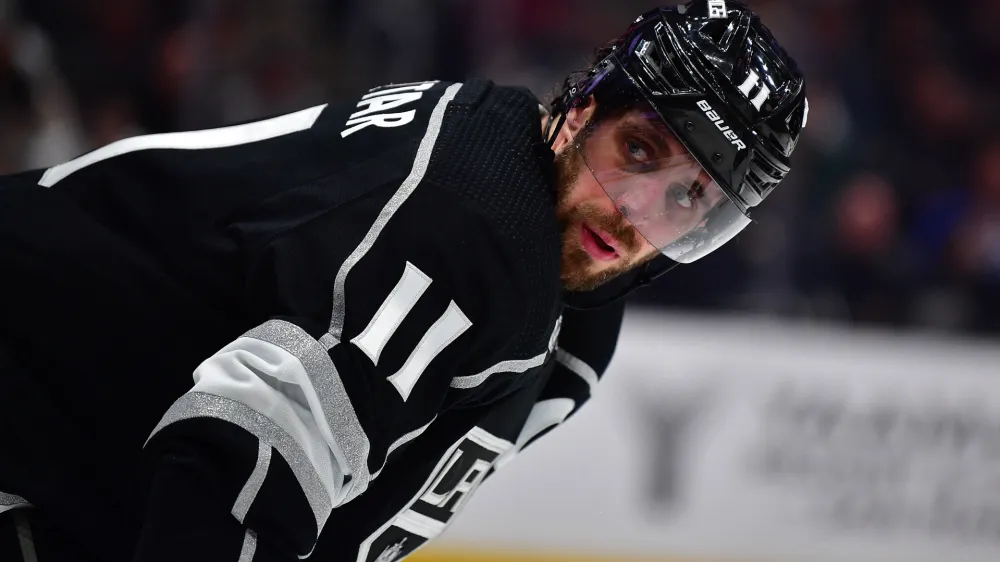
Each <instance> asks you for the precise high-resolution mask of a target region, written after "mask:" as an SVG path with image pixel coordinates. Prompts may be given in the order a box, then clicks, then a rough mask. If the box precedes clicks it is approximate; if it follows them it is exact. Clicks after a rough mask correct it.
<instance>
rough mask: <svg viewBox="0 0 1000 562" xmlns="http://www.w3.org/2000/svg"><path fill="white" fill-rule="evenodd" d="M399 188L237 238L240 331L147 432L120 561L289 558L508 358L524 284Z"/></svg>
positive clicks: (473, 230)
mask: <svg viewBox="0 0 1000 562" xmlns="http://www.w3.org/2000/svg"><path fill="white" fill-rule="evenodd" d="M403 183H404V187H405V182H403ZM400 189H401V188H400V187H399V186H398V184H397V185H387V186H385V187H384V188H379V189H376V190H373V193H374V194H381V195H380V197H381V199H379V198H377V197H376V196H375V195H373V196H372V197H371V198H368V199H360V200H358V201H355V202H353V203H350V204H347V205H346V206H345V207H344V208H338V209H331V210H330V211H329V212H327V213H323V214H320V215H319V216H317V217H316V218H314V219H312V220H310V221H308V222H307V223H304V224H302V225H299V226H298V227H296V228H294V229H292V230H290V231H288V232H285V233H283V234H282V235H281V236H279V237H277V238H276V239H274V240H270V241H262V242H260V243H259V244H249V246H248V249H247V259H246V263H245V267H246V279H247V281H246V287H245V295H244V299H245V303H246V311H247V314H248V316H250V317H251V318H252V319H254V323H255V324H256V325H257V327H255V328H253V329H251V330H249V331H247V332H246V333H244V334H242V335H241V336H240V337H238V338H236V339H235V340H234V341H233V342H232V343H230V344H229V345H227V346H226V347H224V348H223V349H221V350H219V352H218V353H216V354H215V355H213V356H212V357H210V358H208V359H207V360H206V361H205V362H204V363H202V364H201V365H200V366H199V367H198V369H197V370H196V371H195V373H194V381H195V384H194V386H193V387H192V388H191V390H190V392H188V393H186V394H185V395H184V396H182V397H180V398H179V399H178V400H177V401H176V402H175V403H174V405H173V406H172V407H171V409H170V410H169V411H168V412H167V413H166V415H165V416H164V417H163V419H162V421H161V422H160V424H159V425H158V427H157V428H156V430H155V431H154V432H153V435H152V437H151V439H150V441H149V443H148V444H147V449H148V451H149V456H150V458H151V459H152V462H153V467H152V471H153V474H154V475H155V476H154V485H153V489H152V490H153V491H152V494H151V497H150V505H149V509H150V512H149V514H148V515H147V517H148V521H147V525H148V526H150V527H149V528H148V530H147V532H144V534H143V541H142V543H141V544H140V547H139V554H138V555H137V559H141V560H143V561H147V560H161V559H162V560H166V559H168V558H171V557H172V556H173V557H174V559H176V556H178V555H179V554H180V552H179V551H178V549H179V548H183V549H184V550H185V551H187V550H188V549H191V548H197V549H203V550H204V551H206V552H213V555H214V556H215V558H213V559H215V560H233V561H235V560H237V559H241V558H239V556H241V554H240V553H241V552H245V551H246V550H247V549H251V548H252V549H254V551H255V552H257V553H258V554H257V557H255V558H251V559H252V560H258V561H261V560H268V559H269V558H261V556H263V554H260V553H262V552H265V550H266V551H267V552H273V553H277V554H274V556H278V555H279V554H282V553H283V554H282V555H284V556H286V557H287V559H294V556H300V557H302V556H306V555H307V554H308V553H309V552H310V551H311V549H312V547H313V546H314V544H315V541H316V539H317V537H318V535H319V532H320V531H321V530H322V528H323V525H324V523H325V522H326V519H327V518H328V516H329V514H330V512H331V510H332V509H335V508H337V506H340V505H343V504H344V503H346V502H349V501H351V500H352V499H354V498H355V497H357V496H358V495H359V494H362V493H364V491H365V489H366V488H367V487H368V486H369V484H370V483H371V482H372V481H373V480H375V479H376V478H378V477H379V474H380V472H381V470H382V468H383V467H384V465H385V463H386V462H387V460H388V458H389V456H390V455H391V454H392V452H393V451H394V450H396V449H398V448H399V447H402V446H405V445H406V444H407V443H408V442H409V441H411V440H413V439H415V438H416V437H418V436H419V435H420V434H421V433H422V432H423V431H424V430H425V429H426V428H427V427H428V426H429V424H431V423H432V422H433V421H434V419H435V417H436V416H437V415H438V414H439V413H440V412H441V411H443V410H445V409H447V408H452V407H460V406H461V405H462V403H463V402H464V401H467V400H469V399H470V396H474V395H475V393H476V390H477V389H476V384H469V382H468V381H470V380H472V381H483V380H485V379H487V378H488V377H489V376H490V375H491V374H493V373H497V372H502V371H503V370H505V367H504V365H510V364H511V361H509V360H510V359H515V360H516V359H523V358H520V357H510V356H508V355H507V354H508V353H509V352H510V350H511V349H512V343H511V342H514V341H515V340H516V339H517V335H518V331H519V329H520V328H521V327H522V326H523V324H524V320H523V318H521V317H519V313H518V311H519V310H520V307H519V306H518V304H519V301H520V300H522V297H521V295H523V294H524V292H525V288H524V287H523V285H522V284H520V283H519V281H518V275H517V273H516V271H517V267H516V260H515V259H514V258H513V257H512V254H511V252H510V251H509V249H508V246H507V245H506V243H505V242H504V240H502V239H500V238H499V237H498V236H497V235H496V234H495V232H494V230H493V228H492V227H491V226H490V223H489V222H488V221H486V220H485V219H483V218H481V217H480V216H479V215H478V214H477V213H475V212H474V211H471V210H469V209H466V208H465V207H463V205H462V204H461V203H460V202H458V201H457V200H452V199H450V198H449V196H448V195H447V194H443V193H438V192H436V191H435V190H434V186H433V185H430V184H427V183H425V184H422V185H419V186H417V187H416V188H415V190H414V192H413V193H411V194H408V195H407V197H406V198H405V201H402V202H401V201H400V197H399V193H400ZM369 199H375V200H376V201H377V204H375V203H373V202H372V201H370V200H369ZM513 364H517V361H514V362H513ZM498 365H499V367H498ZM456 381H460V382H456ZM192 503H193V504H194V505H196V506H199V505H200V506H201V507H200V508H196V509H195V511H197V512H198V515H197V517H196V518H195V521H196V522H197V525H194V526H192V525H189V524H187V523H186V518H188V517H189V515H188V514H189V512H190V511H191V507H190V504H192ZM202 543H206V544H207V546H206V545H203V544H202ZM251 545H252V546H251ZM213 549H215V550H213ZM268 549H269V550H268ZM275 559H283V558H275ZM241 560H242V559H241Z"/></svg>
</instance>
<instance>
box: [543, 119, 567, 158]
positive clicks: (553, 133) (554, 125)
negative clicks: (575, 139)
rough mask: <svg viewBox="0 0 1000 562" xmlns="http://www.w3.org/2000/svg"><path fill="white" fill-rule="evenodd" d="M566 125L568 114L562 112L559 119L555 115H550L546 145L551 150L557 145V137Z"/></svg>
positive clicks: (546, 130)
mask: <svg viewBox="0 0 1000 562" xmlns="http://www.w3.org/2000/svg"><path fill="white" fill-rule="evenodd" d="M565 124H566V113H565V112H562V113H560V114H559V117H558V118H556V116H555V115H551V114H550V115H549V119H548V122H546V123H545V145H546V146H547V147H548V148H549V149H551V148H552V146H553V145H554V144H555V143H556V137H558V136H559V131H561V130H562V128H563V125H565Z"/></svg>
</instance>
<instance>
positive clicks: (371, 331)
mask: <svg viewBox="0 0 1000 562" xmlns="http://www.w3.org/2000/svg"><path fill="white" fill-rule="evenodd" d="M432 281H433V280H432V279H431V278H430V277H428V276H427V275H425V274H424V272H422V271H420V270H419V269H417V267H416V266H415V265H413V264H412V263H410V262H406V269H405V270H404V271H403V276H402V277H401V278H400V279H399V282H398V283H396V287H395V288H393V290H392V292H391V293H389V296H388V298H386V299H385V301H384V302H383V303H382V306H380V307H379V309H378V312H376V313H375V316H374V317H373V318H372V319H371V322H369V323H368V326H367V327H366V328H365V329H364V331H362V332H361V333H360V334H359V335H358V336H357V337H355V338H354V339H352V340H351V343H353V344H354V345H355V346H357V347H358V349H360V350H361V351H363V352H364V353H365V355H367V356H368V358H369V359H371V360H372V363H374V364H376V365H378V361H379V357H381V355H382V350H384V349H385V346H386V344H387V343H388V342H389V339H390V338H392V336H393V334H395V333H396V329H397V328H399V326H400V324H402V323H403V319H404V318H406V315H407V314H409V313H410V311H411V310H413V307H414V306H416V304H417V301H418V300H420V297H421V295H423V294H424V291H426V290H427V287H429V286H430V284H431V282H432ZM471 326H472V321H470V320H469V319H468V318H467V317H466V316H465V313H463V312H462V309H461V308H459V307H458V305H457V304H455V301H451V303H450V304H449V305H448V308H447V310H445V311H444V314H442V315H441V317H440V318H438V320H437V322H435V323H434V325H433V326H431V327H430V329H429V330H428V331H427V332H426V333H425V334H424V336H423V337H422V338H421V339H420V343H418V344H417V347H416V349H414V350H413V352H412V353H410V356H409V358H408V359H407V360H406V362H405V363H404V364H403V366H402V367H401V368H400V369H399V371H397V372H396V374H394V375H392V376H391V377H389V379H388V380H389V382H390V383H392V385H393V386H394V387H396V390H397V391H399V395H400V396H402V397H403V400H404V401H405V400H406V399H407V398H409V396H410V392H412V391H413V387H415V386H416V385H417V381H418V380H420V375H422V374H423V373H424V370H425V369H426V368H427V366H428V365H430V363H431V361H433V360H434V358H435V357H437V356H438V354H440V353H441V352H442V351H444V349H445V348H446V347H448V346H449V345H450V344H451V343H452V342H453V341H455V340H456V339H458V336H460V335H462V334H463V333H464V332H465V331H466V330H468V329H469V328H470V327H471Z"/></svg>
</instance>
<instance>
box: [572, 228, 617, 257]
mask: <svg viewBox="0 0 1000 562" xmlns="http://www.w3.org/2000/svg"><path fill="white" fill-rule="evenodd" d="M580 239H581V241H582V242H583V248H584V249H585V250H587V253H588V254H590V257H592V258H594V259H595V260H596V261H614V260H616V259H618V257H619V253H618V250H617V249H616V244H617V241H616V240H615V239H614V237H612V236H611V235H610V234H608V233H606V232H604V231H603V230H599V229H595V228H591V227H590V226H589V225H587V223H583V224H581V225H580Z"/></svg>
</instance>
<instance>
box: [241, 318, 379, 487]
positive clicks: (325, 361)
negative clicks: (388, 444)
mask: <svg viewBox="0 0 1000 562" xmlns="http://www.w3.org/2000/svg"><path fill="white" fill-rule="evenodd" d="M243 337H245V338H252V339H257V340H261V341H263V342H266V343H269V344H272V345H275V346H278V347H280V348H281V349H284V350H285V351H287V352H288V353H290V354H292V355H293V356H294V357H295V358H296V359H298V360H299V361H300V362H301V363H302V366H303V367H305V369H306V373H307V374H308V375H309V380H310V381H311V382H312V385H313V388H314V389H315V390H316V395H317V396H319V401H320V404H321V405H322V408H323V412H322V413H321V415H323V416H324V417H325V418H326V421H327V424H329V426H330V432H331V433H332V434H333V438H334V440H335V441H336V443H337V446H338V447H340V450H341V451H342V452H343V453H344V456H345V457H346V458H347V464H348V467H347V468H349V469H350V471H351V484H350V490H349V491H348V494H347V497H346V498H345V499H344V500H343V503H347V502H349V501H351V500H352V499H354V498H356V497H357V496H358V495H359V494H361V493H362V492H364V491H365V490H366V489H368V483H369V482H370V481H371V474H370V473H369V472H368V455H369V453H370V452H371V442H370V441H369V440H368V436H367V435H366V434H365V431H364V428H362V427H361V421H360V420H358V414H357V412H355V411H354V405H353V404H351V398H350V396H348V395H347V389H346V388H344V381H343V380H342V379H341V378H340V373H339V372H337V366H336V365H335V364H334V363H333V359H332V358H331V357H330V353H329V352H328V351H327V349H326V348H325V347H324V346H323V345H322V344H320V343H319V342H318V341H316V340H315V339H313V337H312V336H310V335H309V334H308V333H307V332H306V331H305V330H303V329H302V328H300V327H298V326H296V325H295V324H292V323H290V322H285V321H283V320H270V321H268V322H266V323H264V324H262V325H260V326H258V327H257V328H254V329H253V330H250V331H249V332H247V333H246V334H243Z"/></svg>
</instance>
